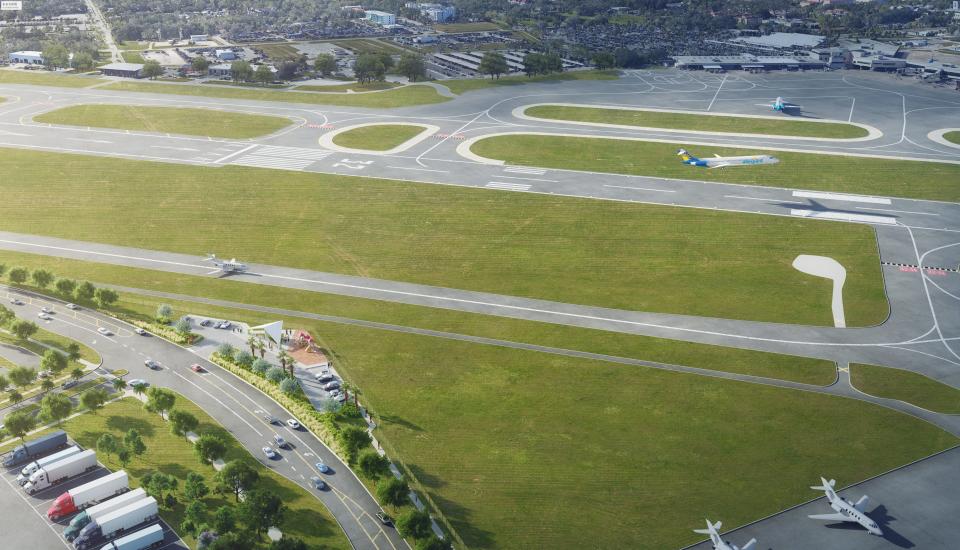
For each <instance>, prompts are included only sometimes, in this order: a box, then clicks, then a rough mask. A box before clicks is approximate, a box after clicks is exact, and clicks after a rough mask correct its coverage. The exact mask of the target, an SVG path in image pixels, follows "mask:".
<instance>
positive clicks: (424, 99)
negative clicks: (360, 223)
mask: <svg viewBox="0 0 960 550" xmlns="http://www.w3.org/2000/svg"><path fill="white" fill-rule="evenodd" d="M0 81H2V80H0ZM104 88H105V89H108V90H118V91H125V92H144V93H152V94H173V95H191V96H201V97H222V98H227V99H249V100H256V101H282V102H288V103H310V104H316V105H339V106H344V107H371V108H380V109H392V108H395V107H409V106H412V105H429V104H433V103H442V102H444V101H448V100H449V98H446V97H443V96H441V95H440V94H438V93H437V91H436V90H435V89H433V88H432V87H430V86H422V85H413V86H403V87H401V88H397V89H396V90H389V91H385V92H383V93H379V94H339V95H335V94H315V93H306V92H296V91H289V92H288V91H276V90H263V89H261V90H252V89H247V88H235V89H234V88H227V87H219V86H201V85H193V86H189V85H171V84H162V83H158V82H114V83H113V84H108V85H107V86H104Z"/></svg>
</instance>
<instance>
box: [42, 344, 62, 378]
mask: <svg viewBox="0 0 960 550" xmlns="http://www.w3.org/2000/svg"><path fill="white" fill-rule="evenodd" d="M65 368H67V357H66V356H65V355H63V354H62V353H60V352H58V351H54V350H52V349H48V350H47V351H45V352H43V358H42V359H40V370H48V371H50V372H53V373H58V372H60V371H62V370H63V369H65Z"/></svg>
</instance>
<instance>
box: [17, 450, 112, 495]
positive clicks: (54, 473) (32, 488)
mask: <svg viewBox="0 0 960 550" xmlns="http://www.w3.org/2000/svg"><path fill="white" fill-rule="evenodd" d="M96 467H97V453H95V452H93V451H91V450H86V451H82V452H79V453H77V454H75V455H73V456H68V457H67V458H64V459H63V460H59V461H57V462H54V463H53V464H48V465H46V466H44V467H43V468H40V469H39V470H37V471H36V472H34V473H33V475H31V476H30V479H29V480H28V481H27V482H26V484H24V486H23V490H24V491H26V492H28V493H30V494H31V495H32V494H34V493H36V492H37V491H42V490H44V489H47V488H48V487H53V486H54V485H57V484H59V483H62V482H64V481H66V480H68V479H70V478H71V477H76V476H78V475H80V474H85V473H87V472H89V471H90V470H93V469H95V468H96Z"/></svg>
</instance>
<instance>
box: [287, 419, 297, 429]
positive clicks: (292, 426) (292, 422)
mask: <svg viewBox="0 0 960 550" xmlns="http://www.w3.org/2000/svg"><path fill="white" fill-rule="evenodd" d="M287 426H290V429H291V430H299V429H300V423H299V422H297V419H295V418H290V419H287Z"/></svg>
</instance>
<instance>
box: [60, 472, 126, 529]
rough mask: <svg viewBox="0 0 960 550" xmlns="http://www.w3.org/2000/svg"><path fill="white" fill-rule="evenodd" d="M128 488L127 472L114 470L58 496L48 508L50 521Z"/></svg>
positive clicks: (123, 491)
mask: <svg viewBox="0 0 960 550" xmlns="http://www.w3.org/2000/svg"><path fill="white" fill-rule="evenodd" d="M128 489H130V485H129V480H128V479H127V472H125V471H123V470H120V471H119V472H113V473H112V474H109V475H105V476H103V477H101V478H99V479H95V480H93V481H91V482H90V483H85V484H83V485H81V486H79V487H74V488H73V489H70V490H69V491H67V492H65V493H63V494H62V495H60V496H59V497H57V500H55V501H53V504H52V505H50V509H49V510H47V518H48V519H50V521H56V520H58V519H60V518H62V517H63V516H69V515H71V514H74V513H76V512H79V511H80V510H83V509H84V508H87V507H89V506H93V505H95V504H97V503H99V502H101V501H103V500H106V499H108V498H110V497H115V496H117V495H119V494H121V493H125V492H127V490H128Z"/></svg>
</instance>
